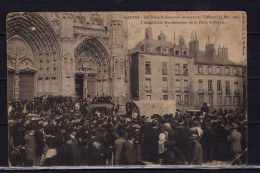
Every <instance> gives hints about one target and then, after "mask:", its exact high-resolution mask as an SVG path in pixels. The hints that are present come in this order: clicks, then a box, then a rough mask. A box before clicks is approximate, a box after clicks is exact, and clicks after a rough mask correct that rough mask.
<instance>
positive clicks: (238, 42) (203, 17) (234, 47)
mask: <svg viewBox="0 0 260 173" xmlns="http://www.w3.org/2000/svg"><path fill="white" fill-rule="evenodd" d="M129 15H131V16H139V19H136V18H135V19H127V30H128V47H129V49H131V48H133V47H134V46H135V45H136V44H138V43H139V42H140V41H141V40H143V39H144V38H145V28H147V27H148V26H151V27H152V31H153V39H158V35H159V34H160V32H161V31H162V32H163V33H164V34H165V35H166V40H167V41H172V42H173V41H174V33H175V37H176V43H178V41H179V36H183V37H184V39H185V43H186V46H187V47H188V43H189V41H190V39H191V33H192V32H194V31H196V32H197V38H198V40H199V45H200V50H203V51H204V50H205V45H206V44H207V42H208V36H209V38H210V43H213V44H215V48H216V50H217V48H218V47H219V45H220V46H221V47H227V48H228V54H229V60H231V61H234V62H237V63H239V62H241V61H245V59H246V53H245V55H244V56H243V54H242V51H243V50H242V46H243V45H242V41H243V40H242V32H243V31H242V27H243V24H242V12H212V13H208V12H188V13H187V12H150V13H147V12H146V14H145V13H144V12H137V13H128V14H127V15H126V16H129ZM161 16H163V17H161ZM176 16H178V17H179V18H175V17H176ZM197 16H199V17H197ZM165 17H167V19H165ZM168 17H169V18H170V19H168ZM183 17H185V19H184V18H183ZM187 17H190V18H192V17H196V18H197V19H186V18H187ZM245 20H246V19H245ZM165 21H167V22H175V23H170V24H164V22H165ZM181 21H183V22H187V23H189V22H190V21H191V22H193V24H176V22H181ZM194 21H196V22H197V24H195V23H194ZM210 21H211V22H214V21H215V23H213V24H209V22H210ZM144 22H157V23H158V22H163V24H149V23H147V24H146V23H144ZM205 22H208V23H207V24H205ZM216 22H218V23H216ZM244 26H246V23H245V24H244ZM245 35H246V34H245Z"/></svg>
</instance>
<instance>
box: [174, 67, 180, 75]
mask: <svg viewBox="0 0 260 173" xmlns="http://www.w3.org/2000/svg"><path fill="white" fill-rule="evenodd" d="M175 74H177V75H178V74H181V69H180V64H175Z"/></svg>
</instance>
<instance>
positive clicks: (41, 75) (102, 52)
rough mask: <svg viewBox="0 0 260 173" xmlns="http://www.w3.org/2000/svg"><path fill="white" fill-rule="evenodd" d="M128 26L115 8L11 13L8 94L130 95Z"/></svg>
mask: <svg viewBox="0 0 260 173" xmlns="http://www.w3.org/2000/svg"><path fill="white" fill-rule="evenodd" d="M127 37H128V36H127V27H126V22H125V21H124V20H123V19H122V18H121V16H120V15H116V14H112V13H102V14H101V13H97V12H85V13H76V12H75V13H73V12H72V13H70V12H59V13H41V12H40V13H38V12H37V13H26V12H22V13H16V12H15V13H9V14H8V16H7V69H8V72H7V78H8V87H7V88H8V99H9V100H12V99H16V100H17V99H31V98H33V97H36V96H42V95H65V96H78V97H81V98H93V97H95V96H97V95H103V94H104V95H109V96H112V98H113V102H114V103H116V104H119V105H125V103H126V102H128V101H130V100H129V99H130V94H129V90H130V89H129V84H128V83H129V57H128V56H127V49H128V48H127Z"/></svg>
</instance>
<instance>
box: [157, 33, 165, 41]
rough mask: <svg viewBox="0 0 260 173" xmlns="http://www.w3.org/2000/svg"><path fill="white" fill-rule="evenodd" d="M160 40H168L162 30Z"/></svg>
mask: <svg viewBox="0 0 260 173" xmlns="http://www.w3.org/2000/svg"><path fill="white" fill-rule="evenodd" d="M158 40H162V41H166V36H165V35H164V33H162V31H160V35H159V36H158Z"/></svg>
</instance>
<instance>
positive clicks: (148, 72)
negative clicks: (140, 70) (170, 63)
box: [145, 62, 151, 74]
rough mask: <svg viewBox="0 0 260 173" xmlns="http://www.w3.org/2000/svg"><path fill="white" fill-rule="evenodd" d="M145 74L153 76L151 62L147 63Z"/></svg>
mask: <svg viewBox="0 0 260 173" xmlns="http://www.w3.org/2000/svg"><path fill="white" fill-rule="evenodd" d="M145 74H151V62H145Z"/></svg>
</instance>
